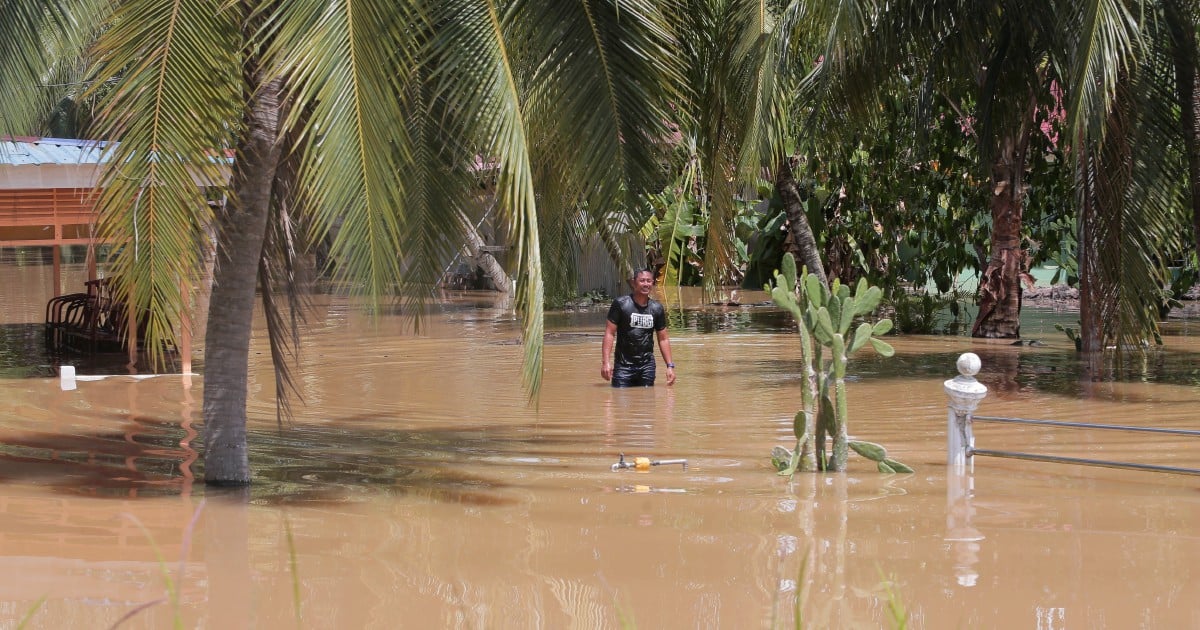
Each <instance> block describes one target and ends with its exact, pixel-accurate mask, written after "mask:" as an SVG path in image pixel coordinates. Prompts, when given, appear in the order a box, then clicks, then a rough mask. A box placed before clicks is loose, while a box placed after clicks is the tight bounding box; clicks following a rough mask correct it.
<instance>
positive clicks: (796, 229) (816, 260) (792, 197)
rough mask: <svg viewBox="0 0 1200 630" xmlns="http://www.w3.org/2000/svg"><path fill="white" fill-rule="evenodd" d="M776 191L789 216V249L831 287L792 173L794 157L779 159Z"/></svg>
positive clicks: (822, 281)
mask: <svg viewBox="0 0 1200 630" xmlns="http://www.w3.org/2000/svg"><path fill="white" fill-rule="evenodd" d="M775 190H776V191H777V192H778V193H779V198H780V199H781V200H782V201H783V211H784V213H785V214H786V215H787V220H788V231H789V232H791V235H792V246H791V247H790V248H789V251H791V252H792V255H793V256H795V257H796V258H797V259H798V260H799V261H800V263H801V264H803V265H804V266H805V267H808V272H809V273H811V274H813V275H815V276H817V279H819V280H820V281H821V284H823V285H825V286H829V278H828V277H827V276H826V275H825V266H824V265H823V264H822V263H821V251H820V250H819V249H817V238H816V236H815V235H813V231H812V226H811V225H810V224H809V223H808V215H807V214H805V212H804V200H803V199H802V198H801V197H800V187H799V186H798V185H797V184H796V175H795V174H794V173H793V172H792V163H791V158H790V157H787V156H784V157H783V158H781V159H780V160H779V165H778V167H777V168H776V169H775Z"/></svg>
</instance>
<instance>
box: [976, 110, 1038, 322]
mask: <svg viewBox="0 0 1200 630" xmlns="http://www.w3.org/2000/svg"><path fill="white" fill-rule="evenodd" d="M1033 104H1034V101H1032V99H1031V101H1030V105H1031V106H1030V108H1029V111H1028V116H1026V117H1025V119H1026V120H1027V121H1032V120H1033V114H1034V111H1033ZM1031 128H1032V125H1031V124H1029V123H1028V122H1026V123H1023V124H1021V125H1020V127H1019V128H1018V129H1014V131H1015V132H1016V133H1014V134H1013V135H1009V136H1006V137H1004V138H1003V139H1002V140H1001V141H1000V150H999V151H997V153H996V157H995V160H994V161H993V162H992V181H991V184H992V195H991V211H992V255H991V258H990V259H989V260H988V265H987V267H985V268H984V270H983V275H982V276H981V277H980V279H979V315H978V316H977V317H976V318H975V324H974V325H973V326H972V327H971V336H972V337H988V338H993V339H1015V338H1017V337H1020V336H1021V280H1022V278H1023V277H1024V276H1025V273H1026V272H1025V252H1024V251H1023V250H1022V249H1021V219H1022V213H1023V205H1024V199H1025V183H1024V176H1025V158H1026V152H1027V150H1028V147H1029V134H1030V129H1031Z"/></svg>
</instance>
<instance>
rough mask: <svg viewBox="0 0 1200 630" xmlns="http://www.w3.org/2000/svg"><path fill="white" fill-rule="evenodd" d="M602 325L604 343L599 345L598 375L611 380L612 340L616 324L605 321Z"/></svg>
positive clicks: (615, 333) (614, 336) (615, 334)
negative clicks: (601, 354) (605, 323)
mask: <svg viewBox="0 0 1200 630" xmlns="http://www.w3.org/2000/svg"><path fill="white" fill-rule="evenodd" d="M607 324H608V325H607V326H605V327H604V343H602V344H601V345H600V351H601V352H602V353H603V356H602V357H601V359H600V376H602V377H604V380H606V381H611V380H612V373H613V365H612V360H613V340H614V339H616V338H617V325H616V324H614V323H612V322H607Z"/></svg>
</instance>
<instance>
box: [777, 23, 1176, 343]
mask: <svg viewBox="0 0 1200 630" xmlns="http://www.w3.org/2000/svg"><path fill="white" fill-rule="evenodd" d="M1153 4H1154V3H1153V2H1129V3H1124V2H1108V1H1104V0H1091V1H1088V2H1065V1H1064V2H1055V1H1051V2H1028V1H1025V0H997V1H995V2H989V3H984V4H983V5H981V4H980V3H978V2H966V1H963V2H954V1H952V2H939V3H936V4H930V3H927V2H889V3H886V4H884V3H876V2H871V1H869V0H841V1H833V2H823V3H822V2H818V3H805V2H792V3H789V5H788V6H787V7H786V9H785V10H784V11H782V12H781V13H780V14H779V15H780V19H779V20H778V22H777V23H776V24H775V25H774V28H773V30H772V39H773V41H774V42H775V44H774V45H773V46H772V48H773V50H774V51H775V53H774V57H775V59H776V60H777V61H776V63H775V65H774V66H768V69H769V70H771V71H772V73H764V76H768V77H781V76H786V71H787V69H788V67H789V64H791V65H792V66H793V67H794V66H795V65H797V64H798V65H800V66H801V67H803V66H804V65H805V64H815V68H813V70H812V71H811V72H810V73H809V75H808V77H807V78H806V79H805V80H804V83H803V84H802V86H803V88H804V89H805V92H803V98H802V99H800V100H792V101H788V100H787V99H786V94H785V96H783V97H781V96H779V93H780V90H779V88H778V87H774V86H773V85H772V82H770V81H764V82H763V83H762V85H763V86H764V88H765V89H764V91H763V93H762V95H761V96H760V99H759V102H760V103H762V104H764V107H763V108H762V110H761V111H764V112H767V117H768V119H769V117H770V116H773V115H774V112H776V111H779V110H780V109H784V110H792V111H802V112H803V111H807V112H808V113H807V114H806V116H807V117H806V118H804V119H803V121H804V123H805V125H804V127H803V128H801V129H799V130H796V129H795V128H793V133H795V132H796V131H803V132H805V133H814V132H815V133H821V134H829V135H832V136H834V137H837V135H838V129H839V128H841V129H845V128H846V126H847V125H851V126H852V125H854V121H855V120H856V119H857V117H861V116H864V115H866V116H870V115H871V112H872V107H874V105H873V103H875V102H876V101H877V95H878V94H879V93H880V91H881V90H884V89H896V87H897V86H898V85H899V84H897V83H896V81H895V78H896V77H897V75H903V76H905V77H907V78H908V79H909V80H910V81H911V82H912V84H913V85H914V86H919V89H916V90H913V91H914V92H915V93H914V94H913V98H915V99H916V100H917V102H918V105H919V106H920V107H922V108H924V109H925V110H926V111H930V108H929V106H928V104H929V103H932V101H933V99H935V98H936V99H945V100H947V101H948V102H950V103H951V104H954V103H961V102H966V101H970V102H973V103H975V104H976V110H975V111H974V113H973V115H974V120H973V121H972V122H973V127H974V130H975V133H976V137H977V142H978V145H977V146H978V156H979V159H978V169H979V172H980V174H981V175H986V177H984V178H981V179H983V180H984V181H986V182H988V186H989V195H988V197H989V199H990V208H989V211H990V215H991V229H992V233H991V241H992V251H991V253H990V256H989V257H988V259H987V264H986V266H985V268H984V269H983V273H982V277H981V281H980V295H979V298H980V314H979V317H978V318H977V320H976V322H975V325H974V327H973V332H974V334H976V335H978V336H987V337H1015V336H1018V335H1019V333H1020V329H1019V322H1020V320H1019V311H1020V282H1021V277H1022V275H1023V271H1024V269H1023V267H1024V257H1025V255H1024V252H1023V251H1022V216H1021V215H1022V209H1023V206H1024V201H1025V200H1024V195H1025V188H1026V187H1025V183H1024V181H1023V176H1024V172H1025V163H1026V156H1027V151H1028V147H1029V140H1030V137H1031V134H1032V133H1034V132H1035V125H1034V121H1035V117H1034V114H1035V112H1036V111H1037V108H1038V107H1046V106H1052V105H1053V104H1054V103H1053V97H1054V94H1055V93H1056V90H1055V89H1053V88H1052V86H1057V88H1058V89H1061V90H1062V91H1063V92H1064V93H1065V103H1066V110H1067V126H1068V130H1069V131H1068V133H1067V134H1065V135H1067V136H1068V137H1067V139H1066V140H1067V142H1068V143H1071V144H1074V143H1077V142H1079V143H1082V142H1085V141H1088V142H1093V143H1095V142H1098V141H1099V140H1100V139H1101V138H1102V137H1104V135H1103V130H1104V128H1105V121H1106V120H1107V118H1108V112H1109V111H1110V108H1111V106H1112V105H1113V104H1114V102H1116V96H1117V94H1118V91H1117V86H1118V84H1119V83H1120V81H1119V80H1118V79H1119V78H1120V76H1121V70H1122V68H1128V67H1129V66H1130V65H1131V64H1132V63H1133V60H1134V59H1136V58H1137V57H1138V55H1139V54H1140V53H1141V52H1142V51H1143V49H1144V41H1143V38H1142V29H1143V25H1144V24H1145V22H1146V20H1144V19H1143V18H1148V17H1149V16H1151V15H1152V14H1153V13H1152V12H1150V13H1147V11H1144V10H1143V9H1147V10H1149V9H1152V8H1153V7H1152V5H1153ZM806 36H807V40H806ZM806 41H807V45H805V44H804V42H806ZM797 53H799V55H800V57H799V59H798V60H797V59H796V57H795V55H797ZM774 83H775V84H778V85H785V84H782V83H781V82H779V81H775V82H774ZM772 88H773V90H774V91H772ZM788 103H791V104H790V105H788ZM781 104H783V105H781ZM806 108H807V109H806ZM768 124H769V123H768V122H763V123H762V124H760V128H762V129H766V130H768V131H769V132H770V133H767V134H764V135H763V136H762V138H764V139H768V140H769V139H771V138H773V140H771V141H766V142H765V143H764V141H760V143H764V145H765V146H769V147H774V148H775V151H776V152H778V150H779V149H778V147H779V146H780V143H781V141H782V140H783V139H785V138H786V137H787V136H786V134H781V133H779V132H778V131H776V129H778V128H777V127H776V128H772V127H769V126H768ZM785 129H786V128H785ZM771 134H774V135H773V136H772V135H771ZM1081 146H1082V145H1081ZM1083 153H1084V152H1083V151H1074V152H1069V153H1068V155H1070V156H1071V157H1072V158H1074V159H1078V158H1080V156H1081V155H1082V154H1083ZM1099 176H1100V177H1104V173H1103V172H1101V173H1100V175H1099ZM1142 247H1143V250H1144V251H1150V250H1151V249H1152V248H1153V246H1152V245H1143V246H1142ZM1139 270H1140V271H1145V270H1146V267H1145V266H1136V267H1134V268H1131V269H1128V270H1126V271H1127V272H1138V271H1139ZM1123 277H1124V278H1125V280H1123V282H1125V283H1130V284H1132V283H1137V282H1142V283H1144V284H1147V285H1154V284H1155V280H1156V278H1155V277H1154V276H1153V275H1146V274H1140V275H1137V276H1136V280H1135V279H1133V278H1134V273H1126V274H1125V275H1124V276H1123ZM1126 295H1128V296H1129V297H1130V299H1132V295H1133V294H1126Z"/></svg>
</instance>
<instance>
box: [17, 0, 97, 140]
mask: <svg viewBox="0 0 1200 630" xmlns="http://www.w3.org/2000/svg"><path fill="white" fill-rule="evenodd" d="M110 7H111V5H110V3H108V2H104V1H102V0H77V1H73V2H64V1H61V0H0V33H3V34H4V35H3V37H0V94H3V95H4V98H3V99H2V102H0V135H29V134H33V133H36V131H37V129H38V122H39V121H40V120H41V119H42V118H43V117H44V116H45V115H46V114H47V113H49V112H50V110H51V108H52V106H53V103H54V102H55V101H56V100H57V98H58V96H59V94H61V92H62V91H63V90H62V88H63V87H64V86H62V85H61V84H59V82H57V81H55V80H54V69H55V66H57V65H58V64H60V63H62V62H64V61H65V60H73V59H78V58H79V57H80V56H81V55H82V53H83V50H84V48H85V47H86V46H88V45H89V44H90V43H91V41H92V37H93V36H94V34H95V31H96V29H97V28H98V26H99V24H100V23H101V22H103V21H104V19H105V18H106V17H107V15H108V12H109V11H110V10H111V9H110Z"/></svg>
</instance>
